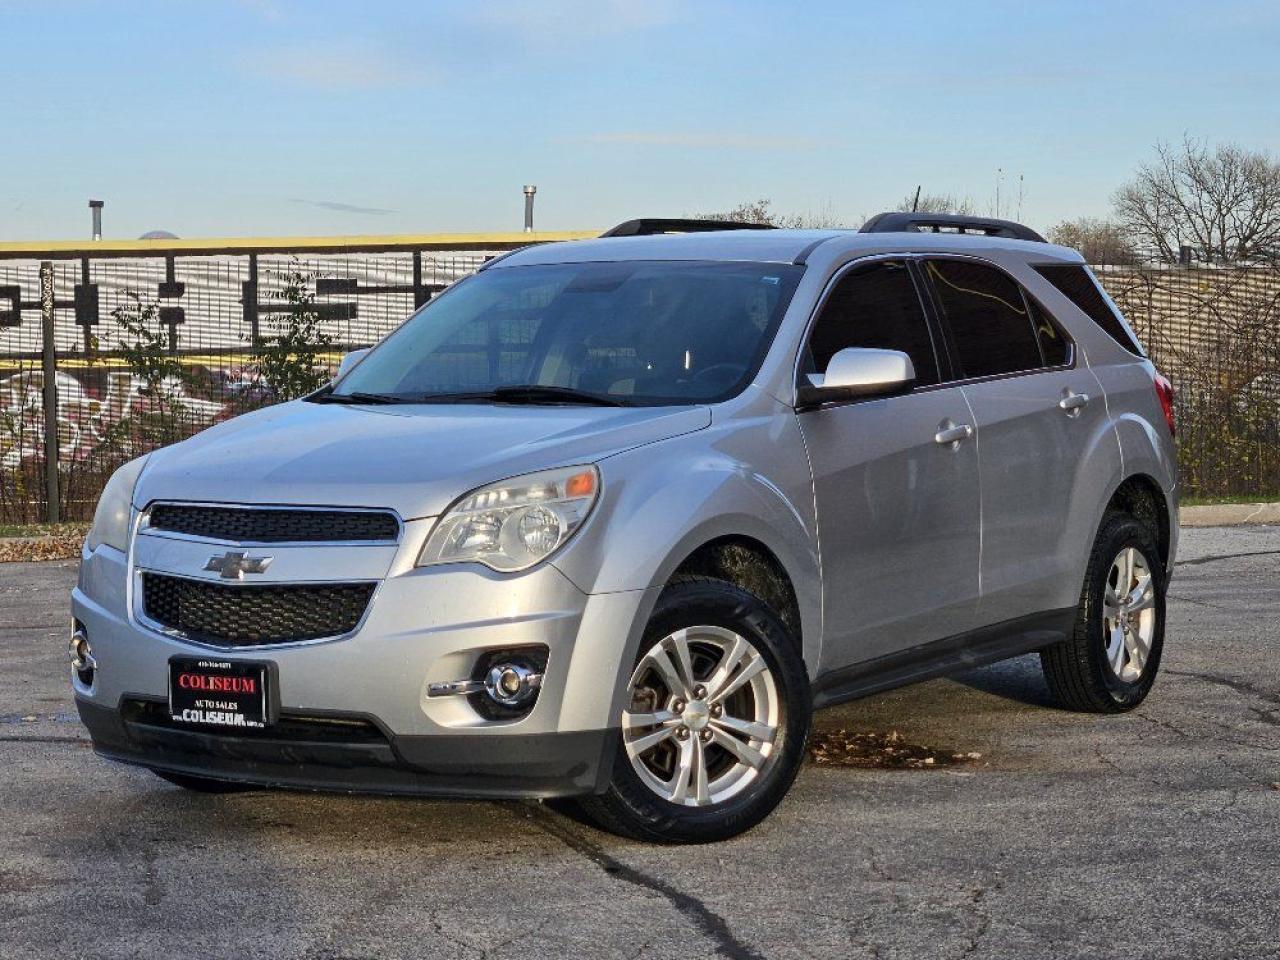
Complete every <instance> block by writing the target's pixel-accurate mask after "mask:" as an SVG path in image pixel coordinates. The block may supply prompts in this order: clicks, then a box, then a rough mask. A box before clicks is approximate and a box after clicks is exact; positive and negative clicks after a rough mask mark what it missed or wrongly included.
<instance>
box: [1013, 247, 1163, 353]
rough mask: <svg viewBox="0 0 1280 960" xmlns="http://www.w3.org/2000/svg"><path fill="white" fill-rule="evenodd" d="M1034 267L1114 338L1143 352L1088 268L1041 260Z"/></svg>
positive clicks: (1137, 351) (1127, 348) (1130, 349)
mask: <svg viewBox="0 0 1280 960" xmlns="http://www.w3.org/2000/svg"><path fill="white" fill-rule="evenodd" d="M1035 270H1036V273H1038V274H1040V276H1042V277H1044V278H1045V279H1046V280H1048V281H1049V282H1050V283H1052V284H1053V285H1054V286H1055V287H1057V288H1058V290H1059V292H1060V293H1062V294H1063V295H1064V296H1065V297H1066V298H1067V299H1068V300H1070V301H1071V302H1072V303H1074V304H1075V305H1076V306H1077V307H1079V308H1080V309H1081V310H1083V311H1084V312H1085V313H1086V314H1088V315H1089V317H1090V319H1092V320H1093V322H1094V323H1096V324H1097V325H1098V326H1100V327H1101V328H1102V329H1103V331H1105V332H1106V334H1107V336H1109V337H1110V338H1111V339H1112V340H1114V341H1115V342H1116V343H1118V344H1120V346H1122V347H1124V348H1125V349H1126V350H1128V351H1129V352H1130V353H1136V354H1137V355H1138V356H1142V355H1143V353H1142V347H1140V346H1139V345H1138V342H1137V341H1136V340H1134V339H1133V336H1132V335H1131V334H1130V333H1129V331H1128V330H1127V329H1125V325H1124V324H1123V323H1122V322H1121V321H1120V317H1119V316H1118V315H1117V314H1116V311H1115V308H1113V307H1112V306H1111V304H1110V303H1108V302H1107V298H1106V297H1104V296H1103V295H1102V291H1101V290H1100V289H1098V284H1097V283H1096V282H1095V281H1094V279H1093V277H1092V276H1091V275H1090V274H1089V270H1088V268H1086V267H1083V266H1081V265H1079V264H1073V263H1042V264H1040V265H1039V266H1037V267H1036V268H1035Z"/></svg>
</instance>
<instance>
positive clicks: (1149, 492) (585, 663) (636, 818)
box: [70, 214, 1178, 842]
mask: <svg viewBox="0 0 1280 960" xmlns="http://www.w3.org/2000/svg"><path fill="white" fill-rule="evenodd" d="M699 226H705V225H700V224H696V223H695V224H686V223H678V222H666V221H656V222H655V221H632V222H630V223H628V224H625V225H623V227H621V228H617V229H615V230H614V231H611V232H610V234H606V236H605V237H604V238H601V239H597V240H590V241H583V242H576V243H557V244H547V245H541V246H534V247H530V248H526V249H523V250H520V251H518V252H515V253H513V254H510V255H507V256H504V257H501V258H499V259H496V260H493V261H491V262H490V263H488V264H487V265H486V266H485V267H484V268H483V269H482V270H480V271H479V272H478V273H477V274H476V275H475V276H473V277H471V278H469V279H466V280H463V281H461V282H460V283H457V284H456V285H454V286H453V287H451V288H450V289H449V290H447V291H446V292H445V293H443V294H442V295H440V296H439V297H437V298H436V299H435V300H433V301H432V302H431V303H430V304H428V305H427V306H426V307H424V308H423V309H422V310H420V311H419V312H418V313H416V314H415V315H414V316H413V317H411V318H410V319H409V320H408V321H407V322H406V323H404V324H403V325H402V326H401V327H400V328H399V329H397V330H396V331H395V332H394V333H392V334H390V335H389V336H388V337H387V338H386V339H385V340H383V341H382V342H381V343H380V344H378V345H377V346H376V347H374V348H373V349H372V350H371V351H369V352H368V353H367V354H365V355H353V356H350V357H348V358H347V360H346V361H344V363H343V369H342V370H341V371H340V373H339V376H338V377H337V379H336V380H335V381H334V382H333V383H332V384H331V385H330V386H328V387H326V388H324V389H323V390H321V391H319V392H318V393H316V394H314V395H312V396H310V397H307V398H306V399H304V400H299V401H296V402H292V403H286V404H283V405H280V406H276V407H272V408H269V409H265V410H262V411H259V412H257V413H252V414H249V415H247V416H243V417H240V418H238V419H236V420H233V421H230V422H228V423H223V424H220V425H218V426H215V427H213V428H211V429H209V430H206V431H205V432H203V433H201V434H199V435H198V436H195V437H193V438H191V439H189V440H186V441H185V442H183V443H179V444H177V445H175V446H172V447H169V448H166V449H163V450H159V451H157V452H155V453H152V454H150V455H149V456H147V457H144V458H141V459H139V460H135V461H133V462H132V463H130V464H127V465H126V466H125V467H123V468H122V469H121V470H120V471H119V472H118V473H116V474H115V476H114V477H113V478H112V480H111V482H110V483H109V485H108V487H107V489H106V491H105V492H104V494H103V496H102V500H101V503H100V505H99V508H98V512H97V516H96V518H95V520H94V526H93V530H92V532H91V533H90V535H89V537H88V540H87V542H86V543H85V547H84V553H83V561H82V565H81V570H80V580H79V585H78V587H77V588H76V590H75V592H74V594H73V597H72V607H73V612H74V618H75V622H74V634H73V637H72V640H71V651H70V652H71V660H72V684H73V686H74V688H75V696H76V702H77V705H78V707H79V711H80V716H81V717H82V719H83V721H84V723H85V724H86V725H87V726H88V728H89V731H90V732H91V734H92V737H93V742H94V747H95V749H96V750H97V752H98V753H99V754H101V755H103V756H105V757H109V758H111V759H114V760H121V761H125V762H128V763H133V764H139V765H142V766H144V767H148V768H150V769H152V770H154V771H155V772H156V773H157V774H159V775H160V776H161V777H163V778H165V779H166V780H169V781H171V782H174V783H177V784H179V785H181V786H183V787H187V788H191V789H196V790H218V791H221V790H229V789H244V788H246V787H251V786H271V787H301V788H311V789H322V790H353V791H369V792H381V793H394V794H421V795H437V796H438V795H448V796H470V797H543V798H551V797H572V798H575V802H576V803H577V804H579V805H580V806H581V808H582V810H583V811H584V812H585V813H586V814H587V815H589V816H590V817H592V818H594V820H595V821H596V822H598V823H599V824H601V825H602V826H603V827H605V828H607V829H609V830H613V831H616V832H618V833H621V834H625V835H629V836H632V837H638V838H643V839H646V840H654V841H668V842H698V841H707V840H716V839H720V838H724V837H728V836H732V835H734V834H736V833H739V832H741V831H743V830H746V829H748V828H750V827H751V826H752V825H754V824H756V823H757V822H758V821H760V820H761V819H762V818H763V817H764V816H765V815H766V814H767V813H768V812H769V811H770V810H771V809H772V808H773V807H774V806H775V805H776V804H777V803H778V802H779V800H780V799H781V798H782V796H783V794H785V793H786V791H787V789H788V788H789V787H790V785H791V783H792V781H793V779H794V778H795V776H796V772H797V770H798V768H799V766H800V764H801V761H802V759H803V756H804V751H805V741H806V737H807V735H808V733H809V727H810V718H811V715H812V712H813V710H814V708H815V707H820V706H823V705H826V704H830V703H836V702H839V701H842V700H847V699H850V698H853V697H858V696H862V695H865V694H868V693H872V692H875V691H879V690H884V689H887V688H889V687H893V686H897V685H900V684H905V683H911V682H914V681H917V680H921V679H925V678H928V677H935V676H938V675H942V674H947V673H952V672H956V671H961V670H966V669H969V668H971V667H974V666H976V665H979V664H984V663H990V662H993V661H996V660H1000V659H1003V658H1007V657H1012V656H1017V655H1020V654H1026V653H1029V652H1032V651H1038V652H1039V654H1040V658H1041V662H1042V663H1043V666H1044V672H1045V675H1046V677H1047V678H1048V684H1049V687H1050V688H1051V690H1052V691H1053V693H1054V694H1055V696H1056V697H1057V699H1058V700H1059V701H1060V702H1061V703H1062V704H1063V705H1064V706H1066V707H1070V708H1072V709H1077V710H1088V711H1094V712H1100V713H1110V712H1116V711H1122V710H1128V709H1130V708H1132V707H1134V706H1136V705H1137V704H1138V703H1140V702H1141V701H1142V699H1143V698H1144V697H1145V696H1146V695H1147V692H1148V691H1149V690H1150V689H1151V685H1152V682H1153V681H1154V679H1155V675H1156V670H1157V668H1158V665H1159V662H1160V652H1161V645H1162V640H1163V633H1164V615H1165V588H1166V585H1167V582H1168V578H1169V571H1170V569H1171V567H1172V564H1173V557H1174V551H1175V547H1176V542H1177V535H1178V525H1177V488H1176V472H1175V470H1176V468H1175V454H1174V445H1173V418H1172V392H1171V389H1170V387H1169V384H1168V382H1167V381H1166V380H1164V378H1163V377H1161V376H1160V375H1159V374H1158V373H1157V372H1156V370H1155V368H1154V367H1153V366H1152V364H1151V363H1150V362H1149V361H1148V360H1147V359H1146V357H1145V356H1144V354H1143V351H1142V348H1141V347H1140V346H1139V344H1138V342H1137V341H1136V340H1135V338H1134V336H1133V334H1132V332H1131V331H1130V329H1129V328H1128V326H1127V325H1126V323H1125V321H1124V320H1123V319H1122V318H1121V316H1120V314H1119V313H1118V312H1117V311H1116V309H1115V307H1114V306H1113V305H1112V303H1111V302H1110V300H1108V298H1107V297H1106V295H1105V294H1104V292H1103V291H1102V289H1101V288H1100V286H1099V285H1098V284H1097V282H1096V281H1095V279H1094V278H1093V276H1092V275H1091V274H1090V272H1089V270H1088V268H1087V267H1085V265H1084V263H1083V262H1082V260H1081V257H1080V256H1079V255H1078V254H1076V253H1075V252H1073V251H1071V250H1067V249H1063V248H1061V247H1056V246H1052V245H1049V244H1047V243H1045V242H1043V240H1041V238H1040V237H1039V236H1037V235H1036V234H1034V233H1033V232H1032V231H1030V230H1028V229H1027V228H1026V227H1023V226H1021V225H1018V224H1013V223H1008V222H1005V221H991V220H973V219H971V218H970V219H958V218H944V217H922V216H916V215H906V214H886V215H882V216H880V217H877V218H875V219H874V220H872V221H871V222H869V223H868V224H867V225H866V226H865V227H863V229H862V230H861V231H858V232H852V231H847V232H846V231H791V230H770V229H735V230H727V229H720V230H717V231H713V232H707V231H705V230H702V231H701V232H699V231H697V230H695V228H697V227H699ZM681 229H683V230H686V231H688V232H684V233H678V234H677V233H674V232H672V231H675V230H681Z"/></svg>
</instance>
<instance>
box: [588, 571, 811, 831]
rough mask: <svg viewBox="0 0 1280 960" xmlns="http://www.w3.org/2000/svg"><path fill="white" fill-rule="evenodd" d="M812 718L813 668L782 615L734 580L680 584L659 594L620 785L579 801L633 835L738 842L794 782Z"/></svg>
mask: <svg viewBox="0 0 1280 960" xmlns="http://www.w3.org/2000/svg"><path fill="white" fill-rule="evenodd" d="M811 712H812V707H811V700H810V691H809V680H808V676H807V675H806V673H805V670H804V663H803V661H802V660H801V658H800V656H799V653H798V652H797V650H796V645H795V642H794V640H793V638H792V636H791V635H790V633H789V631H788V630H787V628H786V627H785V626H784V625H783V623H782V621H781V620H780V618H779V617H778V615H777V614H776V613H775V612H774V611H773V610H772V609H770V607H769V606H768V605H767V604H765V603H764V602H763V601H762V600H760V599H759V598H758V597H756V596H755V595H753V594H751V593H748V592H747V591H745V590H742V589H741V588H739V587H736V586H734V585H733V584H730V583H726V582H724V581H720V580H711V579H707V578H701V577H682V578H679V579H677V580H675V581H674V582H673V583H672V584H671V585H670V586H668V587H667V588H666V589H665V590H664V591H663V593H662V596H661V597H659V599H658V604H657V607H656V609H655V610H654V613H653V616H652V617H651V618H650V621H649V625H648V628H647V629H646V631H645V635H644V639H643V641H642V643H641V647H640V656H639V659H638V660H637V662H636V665H635V669H634V670H633V671H632V674H631V677H630V680H629V682H628V684H627V693H626V705H625V708H624V709H623V711H622V716H621V718H620V720H621V730H620V732H619V739H620V743H619V746H618V750H617V755H616V757H615V761H614V767H613V778H612V781H611V783H610V784H609V787H608V789H607V790H606V792H605V793H604V794H602V795H600V796H592V797H584V798H581V799H580V800H579V801H578V804H579V806H580V807H581V808H582V810H583V812H584V813H586V814H587V815H588V816H589V817H590V818H591V819H592V820H594V821H595V822H596V823H597V824H599V825H600V826H601V827H603V828H604V829H606V830H609V831H611V832H613V833H617V834H620V835H622V836H627V837H632V838H634V839H640V840H648V841H655V842H664V843H705V842H709V841H714V840H723V839H726V838H728V837H732V836H735V835H737V834H739V833H742V832H744V831H746V830H749V829H750V828H751V827H753V826H755V825H756V824H757V823H759V822H760V821H761V820H762V819H764V817H765V816H767V815H768V814H769V812H770V811H772V810H773V808H774V807H775V806H777V804H778V802H779V801H780V800H781V799H782V797H783V796H784V795H785V794H786V792H787V790H788V789H789V788H790V786H791V783H792V781H794V780H795V777H796V773H797V772H798V771H799V768H800V763H801V761H802V759H803V757H804V748H805V741H806V739H807V737H808V733H809V722H810V716H811Z"/></svg>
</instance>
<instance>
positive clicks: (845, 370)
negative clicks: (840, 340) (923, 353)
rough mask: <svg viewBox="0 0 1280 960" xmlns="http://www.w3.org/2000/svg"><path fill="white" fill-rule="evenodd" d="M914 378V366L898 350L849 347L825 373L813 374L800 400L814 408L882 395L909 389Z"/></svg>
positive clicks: (907, 357)
mask: <svg viewBox="0 0 1280 960" xmlns="http://www.w3.org/2000/svg"><path fill="white" fill-rule="evenodd" d="M915 379H916V368H915V365H914V364H912V362H911V358H910V357H909V356H907V355H906V354H905V353H902V352H901V351H899V350H877V349H874V348H872V347H846V348H845V349H843V350H839V351H837V352H836V354H835V356H833V357H832V358H831V362H830V363H828V364H827V370H826V373H822V374H810V376H809V383H808V384H807V385H802V386H801V387H800V389H799V391H798V400H799V403H800V405H801V406H804V407H812V406H817V405H818V404H820V403H827V402H830V401H832V400H848V399H851V398H853V397H883V396H887V395H888V394H891V393H901V392H902V391H904V390H908V389H910V387H911V385H912V384H913V383H915Z"/></svg>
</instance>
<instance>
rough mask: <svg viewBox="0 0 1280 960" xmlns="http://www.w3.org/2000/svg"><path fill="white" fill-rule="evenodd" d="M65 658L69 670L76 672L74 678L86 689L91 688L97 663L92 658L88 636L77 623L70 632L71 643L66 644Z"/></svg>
mask: <svg viewBox="0 0 1280 960" xmlns="http://www.w3.org/2000/svg"><path fill="white" fill-rule="evenodd" d="M67 656H68V658H69V659H70V660H71V669H72V670H74V671H75V672H76V678H77V679H78V680H79V681H80V682H81V683H82V684H84V685H85V686H86V687H88V686H91V685H92V684H93V677H94V674H95V673H96V672H97V670H98V661H97V660H95V659H94V657H93V647H92V646H90V645H89V635H88V634H87V633H85V632H84V627H83V626H81V625H80V624H79V623H77V624H75V626H74V629H73V630H72V633H71V641H70V643H68V644H67Z"/></svg>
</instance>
